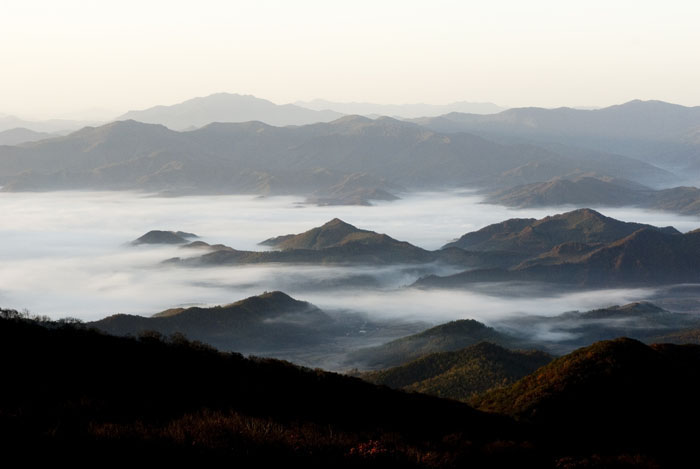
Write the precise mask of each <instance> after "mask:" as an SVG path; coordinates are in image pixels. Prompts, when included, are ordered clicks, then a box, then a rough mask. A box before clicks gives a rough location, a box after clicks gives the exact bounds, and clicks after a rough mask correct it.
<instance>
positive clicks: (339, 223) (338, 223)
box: [321, 218, 357, 230]
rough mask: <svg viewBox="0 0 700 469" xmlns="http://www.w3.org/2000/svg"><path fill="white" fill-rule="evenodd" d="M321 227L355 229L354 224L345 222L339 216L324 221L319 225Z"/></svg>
mask: <svg viewBox="0 0 700 469" xmlns="http://www.w3.org/2000/svg"><path fill="white" fill-rule="evenodd" d="M321 228H325V229H335V228H353V229H355V230H356V229H357V228H355V227H354V226H352V225H351V224H350V223H346V222H344V221H343V220H341V219H340V218H334V219H332V220H331V221H329V222H326V223H324V224H323V225H322V226H321Z"/></svg>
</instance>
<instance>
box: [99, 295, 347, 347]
mask: <svg viewBox="0 0 700 469" xmlns="http://www.w3.org/2000/svg"><path fill="white" fill-rule="evenodd" d="M90 325H91V326H94V327H96V328H98V329H100V330H103V331H105V332H108V333H110V334H116V335H136V334H138V333H140V332H143V331H147V330H153V331H157V332H159V333H161V334H166V335H169V334H173V333H176V332H179V333H183V334H185V335H187V337H189V338H192V339H194V340H200V341H202V342H206V343H208V344H211V345H213V346H215V347H217V348H219V349H222V350H232V351H237V352H246V353H255V352H262V351H268V350H279V349H282V348H284V347H294V346H299V345H313V344H316V343H318V342H319V341H324V340H327V339H328V337H327V335H328V334H330V333H331V331H332V330H333V328H334V327H335V326H336V324H335V321H334V320H333V319H332V318H331V317H329V316H328V315H327V314H326V313H324V312H323V311H321V310H320V309H318V308H317V307H315V306H314V305H312V304H310V303H307V302H305V301H297V300H295V299H294V298H292V297H290V296H288V295H286V294H284V293H282V292H270V293H264V294H262V295H258V296H252V297H250V298H246V299H244V300H240V301H237V302H235V303H231V304H229V305H224V306H214V307H210V308H201V307H191V308H175V309H169V310H166V311H164V312H162V313H158V314H156V315H154V316H153V317H150V318H149V317H143V316H134V315H127V314H117V315H114V316H109V317H107V318H104V319H101V320H99V321H95V322H92V323H90Z"/></svg>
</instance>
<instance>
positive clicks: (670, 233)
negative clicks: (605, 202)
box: [415, 209, 700, 288]
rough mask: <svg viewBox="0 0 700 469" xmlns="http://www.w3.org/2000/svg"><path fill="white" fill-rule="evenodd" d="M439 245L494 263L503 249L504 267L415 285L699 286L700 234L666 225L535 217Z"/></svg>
mask: <svg viewBox="0 0 700 469" xmlns="http://www.w3.org/2000/svg"><path fill="white" fill-rule="evenodd" d="M446 247H448V248H454V247H458V248H461V249H468V250H470V251H479V252H482V253H486V254H488V253H489V252H495V253H496V254H497V259H498V261H502V259H503V257H504V256H503V253H504V252H510V253H512V264H511V267H510V268H507V269H504V268H501V267H497V266H496V265H495V263H494V267H493V268H490V269H488V268H486V269H484V268H482V269H475V270H469V271H465V272H462V273H459V274H455V275H451V276H447V277H438V276H429V277H425V278H422V279H420V280H419V281H417V282H416V284H415V285H416V286H420V287H427V288H431V287H447V288H453V287H459V286H465V285H469V284H472V283H474V282H505V281H540V282H547V283H555V284H562V285H567V284H568V285H577V286H585V287H593V286H596V287H600V286H607V287H610V286H618V285H627V286H633V285H658V284H668V283H686V282H690V283H693V282H698V281H700V268H699V267H698V266H700V230H695V231H691V232H689V233H685V234H682V233H680V232H678V231H677V230H676V229H674V228H672V227H666V228H657V227H653V226H649V225H640V224H636V223H627V222H620V221H618V220H615V219H612V218H609V217H605V216H603V215H601V214H600V213H598V212H596V211H594V210H590V209H580V210H574V211H572V212H567V213H564V214H560V215H556V216H552V217H546V218H544V219H541V220H534V219H513V220H508V221H505V222H503V223H499V224H495V225H490V226H488V227H485V228H483V229H481V230H479V231H476V232H472V233H467V234H466V235H464V236H462V237H461V238H460V239H459V240H456V241H454V242H452V243H449V244H448V245H446ZM482 260H484V261H485V259H484V258H482ZM485 262H486V263H487V261H485Z"/></svg>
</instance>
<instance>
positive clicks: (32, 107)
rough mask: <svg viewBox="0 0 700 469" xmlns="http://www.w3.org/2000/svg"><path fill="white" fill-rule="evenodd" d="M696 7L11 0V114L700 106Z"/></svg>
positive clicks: (511, 1)
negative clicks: (234, 102)
mask: <svg viewBox="0 0 700 469" xmlns="http://www.w3.org/2000/svg"><path fill="white" fill-rule="evenodd" d="M698 18H700V3H698V2H695V1H685V0H667V1H664V2H659V1H646V0H636V1H628V0H605V1H600V0H587V1H585V2H573V1H561V0H530V1H527V2H524V1H522V0H492V1H489V2H485V1H483V0H482V1H471V0H460V1H451V0H432V1H429V2H428V1H411V0H402V1H394V0H381V1H380V0H374V1H366V0H353V1H351V2H348V1H343V2H340V1H333V0H325V1H315V0H295V1H275V0H257V1H255V2H251V1H245V2H243V1H235V0H234V1H217V0H199V1H197V2H193V1H191V0H190V1H179V0H168V1H161V0H138V1H134V0H120V1H111V0H110V1H104V0H91V1H84V0H83V1H81V0H61V1H60V2H57V1H55V0H3V1H2V2H1V3H0V44H2V47H1V48H0V61H1V63H2V66H1V69H0V70H1V72H0V76H1V77H2V78H1V81H0V83H1V85H2V86H0V114H14V115H19V116H21V117H25V118H46V117H79V116H80V115H81V114H80V113H82V115H87V113H86V112H85V111H87V110H91V111H93V114H94V113H96V111H97V110H107V111H108V112H115V113H117V114H120V113H122V112H125V111H127V110H131V109H143V108H147V107H150V106H154V105H158V104H166V105H169V104H175V103H178V102H181V101H184V100H186V99H190V98H192V97H195V96H206V95H209V94H212V93H217V92H230V93H241V94H253V95H255V96H258V97H261V98H265V99H269V100H271V101H273V102H275V103H278V104H283V103H288V102H294V101H297V100H311V99H315V98H323V99H328V100H333V101H367V102H376V103H383V104H403V103H416V102H424V103H430V104H446V103H450V102H455V101H472V102H493V103H496V104H499V105H501V106H505V107H520V106H542V107H557V106H606V105H612V104H619V103H622V102H626V101H629V100H632V99H659V100H663V101H669V102H673V103H677V104H683V105H688V106H694V105H700V87H698V86H697V83H698V82H700V55H699V54H697V50H696V49H697V46H698V45H699V44H700V28H698V27H697V20H698Z"/></svg>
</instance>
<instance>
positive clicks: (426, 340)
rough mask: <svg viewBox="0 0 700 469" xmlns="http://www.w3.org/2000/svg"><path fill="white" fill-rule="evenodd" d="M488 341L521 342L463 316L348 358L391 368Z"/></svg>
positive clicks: (364, 365) (352, 354)
mask: <svg viewBox="0 0 700 469" xmlns="http://www.w3.org/2000/svg"><path fill="white" fill-rule="evenodd" d="M484 341H487V342H492V343H494V344H499V345H504V346H515V345H517V344H518V340H517V339H516V338H514V337H512V336H509V335H507V334H504V333H501V332H498V331H496V330H495V329H493V328H491V327H488V326H486V325H484V324H482V323H480V322H478V321H475V320H473V319H461V320H458V321H452V322H448V323H446V324H441V325H439V326H435V327H433V328H430V329H428V330H426V331H423V332H420V333H418V334H414V335H410V336H408V337H403V338H401V339H397V340H394V341H391V342H388V343H386V344H383V345H380V346H377V347H369V348H366V349H360V350H357V351H355V352H352V353H350V354H349V355H348V361H349V364H356V365H359V366H361V367H362V368H387V367H391V366H398V365H401V364H404V363H407V362H409V361H411V360H415V359H416V358H419V357H422V356H424V355H428V354H430V353H435V352H447V351H454V350H459V349H462V348H464V347H468V346H470V345H474V344H477V343H479V342H484Z"/></svg>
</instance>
